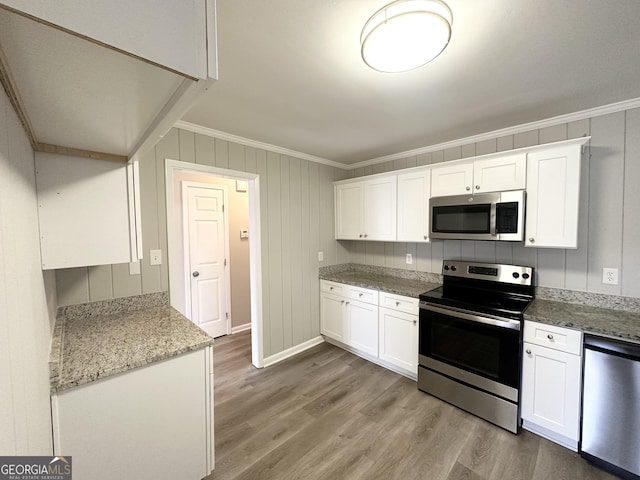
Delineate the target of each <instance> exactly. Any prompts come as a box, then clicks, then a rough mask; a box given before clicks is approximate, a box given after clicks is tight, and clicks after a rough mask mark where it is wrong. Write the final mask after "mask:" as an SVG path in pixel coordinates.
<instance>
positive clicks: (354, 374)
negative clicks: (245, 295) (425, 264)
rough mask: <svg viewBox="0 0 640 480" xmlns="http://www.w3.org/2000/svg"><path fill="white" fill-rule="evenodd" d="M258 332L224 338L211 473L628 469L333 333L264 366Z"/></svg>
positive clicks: (411, 474) (261, 476)
mask: <svg viewBox="0 0 640 480" xmlns="http://www.w3.org/2000/svg"><path fill="white" fill-rule="evenodd" d="M249 342H250V334H249V332H246V333H240V334H236V335H232V336H228V337H223V338H220V339H218V340H216V344H215V345H214V362H215V364H214V376H215V448H216V468H215V470H214V472H213V474H211V475H210V476H209V477H207V480H222V479H251V480H269V479H274V480H275V479H277V480H287V479H296V480H298V479H322V480H334V479H350V480H351V479H372V480H373V479H375V480H381V479H403V480H411V479H428V480H436V479H443V480H444V479H446V480H458V479H460V480H462V479H466V480H483V479H484V480H491V479H497V480H512V479H523V480H528V479H540V480H549V479H553V480H562V479H576V480H586V479H591V480H596V479H614V478H616V477H613V476H611V475H609V474H607V473H605V472H603V471H602V470H599V469H598V468H596V467H593V466H592V465H590V464H589V463H587V462H586V461H584V460H583V459H582V458H581V457H580V456H579V455H578V454H577V453H574V452H571V451H569V450H567V449H565V448H563V447H561V446H559V445H556V444H554V443H552V442H549V441H547V440H545V439H542V438H540V437H538V436H536V435H534V434H532V433H530V432H527V431H522V432H521V433H520V435H513V434H511V433H509V432H507V431H505V430H502V429H500V428H498V427H495V426H494V425H492V424H490V423H487V422H485V421H483V420H480V419H478V418H476V417H474V416H473V415H470V414H468V413H465V412H463V411H462V410H459V409H457V408H455V407H452V406H451V405H449V404H447V403H445V402H442V401H440V400H438V399H436V398H434V397H431V396H430V395H427V394H425V393H422V392H420V391H418V390H417V388H416V383H415V382H413V381H411V380H409V379H407V378H405V377H402V376H400V375H397V374H395V373H393V372H391V371H388V370H386V369H384V368H382V367H379V366H377V365H374V364H372V363H370V362H368V361H366V360H363V359H361V358H359V357H357V356H354V355H352V354H350V353H348V352H346V351H344V350H342V349H340V348H337V347H335V346H332V345H330V344H328V343H325V344H322V345H318V346H317V347H314V348H313V349H311V350H308V351H307V352H304V353H302V354H300V355H298V356H296V357H294V358H291V359H289V360H287V361H285V362H282V363H280V364H278V365H274V366H272V367H268V368H264V369H261V370H258V369H255V368H254V367H252V366H251V348H250V343H249Z"/></svg>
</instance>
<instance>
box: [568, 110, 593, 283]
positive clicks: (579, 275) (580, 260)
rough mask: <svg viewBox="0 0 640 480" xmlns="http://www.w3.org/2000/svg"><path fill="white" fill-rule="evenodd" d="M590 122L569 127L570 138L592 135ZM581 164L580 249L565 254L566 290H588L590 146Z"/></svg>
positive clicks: (585, 147)
mask: <svg viewBox="0 0 640 480" xmlns="http://www.w3.org/2000/svg"><path fill="white" fill-rule="evenodd" d="M590 125H591V123H590V121H589V120H588V119H586V120H580V121H577V122H572V123H569V124H568V125H567V127H568V128H567V136H568V138H578V137H583V136H585V135H590V132H591V128H590ZM583 150H584V152H583V153H582V159H581V163H580V208H579V210H578V248H577V249H575V250H567V251H566V253H565V280H564V284H565V288H567V289H569V290H582V291H586V290H587V268H588V258H589V257H588V253H589V203H590V200H589V176H590V173H589V164H590V156H591V153H590V151H591V150H590V146H589V143H587V144H586V145H584V147H583Z"/></svg>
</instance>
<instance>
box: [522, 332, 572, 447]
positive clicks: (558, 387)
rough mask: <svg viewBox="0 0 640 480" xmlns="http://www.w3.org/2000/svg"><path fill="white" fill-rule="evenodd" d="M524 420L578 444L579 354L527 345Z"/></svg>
mask: <svg viewBox="0 0 640 480" xmlns="http://www.w3.org/2000/svg"><path fill="white" fill-rule="evenodd" d="M524 349H525V353H524V358H523V362H522V419H523V420H526V421H528V422H531V423H532V424H535V425H538V426H541V427H543V428H545V429H548V430H551V431H552V432H554V433H557V434H559V435H562V436H563V437H566V438H568V439H571V440H574V441H576V442H577V441H578V438H579V425H580V377H581V362H580V356H579V355H572V354H569V353H565V352H560V351H557V350H553V349H551V348H546V347H541V346H539V345H534V344H532V343H525V344H524Z"/></svg>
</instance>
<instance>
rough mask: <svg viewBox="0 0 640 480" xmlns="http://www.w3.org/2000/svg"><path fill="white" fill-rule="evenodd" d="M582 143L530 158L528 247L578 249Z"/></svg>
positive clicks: (532, 154) (528, 174) (530, 154)
mask: <svg viewBox="0 0 640 480" xmlns="http://www.w3.org/2000/svg"><path fill="white" fill-rule="evenodd" d="M580 161H581V144H574V145H565V146H557V147H552V148H549V149H544V150H539V151H535V152H532V153H529V154H528V155H527V218H526V228H525V236H526V238H525V246H527V247H550V248H577V247H578V205H579V200H580Z"/></svg>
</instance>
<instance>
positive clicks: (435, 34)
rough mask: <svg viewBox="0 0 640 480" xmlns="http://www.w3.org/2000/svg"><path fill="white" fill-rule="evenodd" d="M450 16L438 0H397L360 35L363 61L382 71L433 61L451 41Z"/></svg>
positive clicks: (397, 70)
mask: <svg viewBox="0 0 640 480" xmlns="http://www.w3.org/2000/svg"><path fill="white" fill-rule="evenodd" d="M452 22H453V16H452V14H451V10H450V9H449V7H448V6H447V5H446V4H445V3H444V2H441V1H439V0H398V1H395V2H393V3H390V4H389V5H387V6H386V7H384V8H382V9H380V10H378V11H377V12H376V13H375V14H374V15H373V16H372V17H371V18H370V19H369V20H368V21H367V23H366V24H365V26H364V28H363V29H362V34H361V35H360V46H361V53H362V58H363V60H364V61H365V63H366V64H367V65H369V66H370V67H371V68H373V69H375V70H379V71H381V72H406V71H407V70H413V69H414V68H418V67H421V66H422V65H424V64H426V63H429V62H430V61H431V60H433V59H434V58H436V57H437V56H438V55H440V53H441V52H442V51H443V50H444V49H445V47H446V46H447V44H448V43H449V39H450V38H451V24H452Z"/></svg>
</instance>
